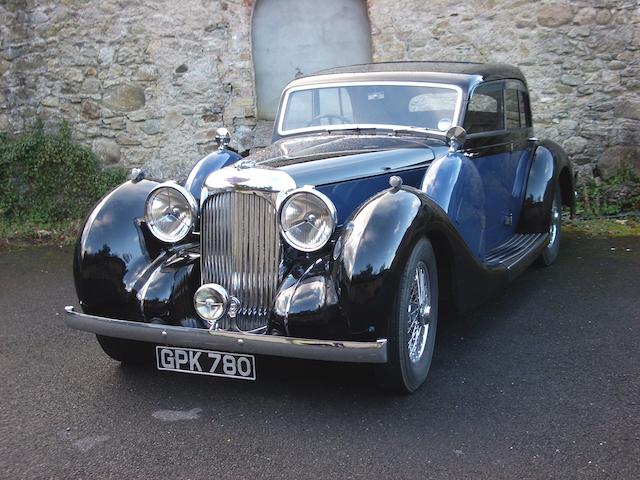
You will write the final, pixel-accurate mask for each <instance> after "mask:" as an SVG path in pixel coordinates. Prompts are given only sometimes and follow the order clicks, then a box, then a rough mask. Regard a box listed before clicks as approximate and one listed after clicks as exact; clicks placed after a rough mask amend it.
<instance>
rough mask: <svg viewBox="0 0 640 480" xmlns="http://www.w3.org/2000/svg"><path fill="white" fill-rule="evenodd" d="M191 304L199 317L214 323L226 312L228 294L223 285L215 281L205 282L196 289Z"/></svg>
mask: <svg viewBox="0 0 640 480" xmlns="http://www.w3.org/2000/svg"><path fill="white" fill-rule="evenodd" d="M193 305H194V306H195V308H196V313H197V314H198V315H199V316H200V318H202V319H203V320H205V321H207V322H209V323H214V322H216V321H218V320H220V318H222V316H223V315H224V314H225V313H226V312H227V307H228V305H229V294H228V293H227V291H226V290H225V289H224V287H221V286H220V285H218V284H215V283H207V284H204V285H202V286H201V287H200V288H198V290H197V291H196V294H195V295H194V296H193Z"/></svg>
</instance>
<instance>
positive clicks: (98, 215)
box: [73, 180, 161, 320]
mask: <svg viewBox="0 0 640 480" xmlns="http://www.w3.org/2000/svg"><path fill="white" fill-rule="evenodd" d="M157 184H158V182H155V181H151V180H141V181H140V182H135V183H134V182H126V183H124V184H122V185H120V186H119V187H118V188H116V189H115V190H113V191H112V192H111V193H109V194H108V195H107V196H105V197H104V198H103V199H102V200H101V201H100V202H99V203H98V204H97V205H96V206H95V208H94V209H93V211H92V212H91V213H90V214H89V215H88V217H87V219H86V221H85V224H84V226H83V228H82V232H81V234H80V237H79V239H78V242H77V243H76V249H75V254H74V266H73V270H74V280H75V286H76V292H77V294H78V299H79V300H80V305H81V306H82V309H83V311H85V312H86V313H91V314H108V315H110V316H117V315H120V318H123V319H130V320H138V319H139V317H138V313H139V309H138V308H136V305H137V301H136V298H135V297H136V292H135V283H136V281H137V280H138V278H140V276H142V275H143V273H144V272H145V270H147V269H148V268H149V266H150V265H151V264H152V262H153V260H154V258H156V257H157V256H158V255H159V254H160V250H161V245H160V244H159V242H158V240H156V239H155V237H153V235H151V234H150V233H149V231H148V230H147V229H146V228H145V227H144V226H143V225H142V223H141V222H142V218H143V216H144V204H145V199H146V198H147V195H148V194H149V192H150V191H151V189H152V188H153V187H155V186H156V185H157Z"/></svg>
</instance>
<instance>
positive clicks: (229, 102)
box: [0, 0, 640, 178]
mask: <svg viewBox="0 0 640 480" xmlns="http://www.w3.org/2000/svg"><path fill="white" fill-rule="evenodd" d="M345 1H356V0H345ZM253 3H254V2H253V1H252V0H181V1H179V2H178V1H172V0H5V1H3V2H2V4H0V35H1V40H0V42H1V43H0V131H12V132H20V131H22V130H24V129H26V128H28V127H29V125H30V124H31V123H32V122H33V120H34V119H35V118H36V117H42V118H44V119H45V120H46V121H47V122H49V123H55V122H57V121H59V120H61V119H64V120H67V121H68V122H69V123H71V124H72V126H73V129H74V132H75V135H76V137H77V138H78V140H80V141H81V142H83V143H86V144H88V145H91V146H92V147H94V148H95V149H96V150H97V151H98V152H99V153H100V155H101V156H102V158H103V159H104V161H105V163H107V164H116V163H118V164H122V165H125V166H127V167H131V166H141V165H142V166H144V168H145V169H146V170H147V171H149V172H150V173H151V174H152V175H155V176H160V177H164V178H169V177H174V176H178V177H179V176H181V175H184V174H185V172H186V171H187V170H188V168H189V167H190V166H191V165H192V164H193V163H195V162H196V161H197V160H198V159H199V158H200V157H201V156H202V155H203V154H205V153H207V152H208V151H210V150H211V149H213V148H215V145H214V142H213V136H214V133H215V129H216V128H217V127H218V126H221V125H223V124H224V125H225V126H227V127H228V128H229V129H230V130H231V131H232V134H233V139H234V141H233V143H234V144H235V145H236V146H238V147H239V148H240V149H248V148H254V147H259V146H261V145H264V144H265V143H266V142H267V141H268V139H269V136H270V124H268V123H264V122H258V121H257V120H256V117H255V99H254V85H253V81H254V79H253V68H252V59H251V14H252V11H253ZM367 5H368V11H369V17H370V22H371V42H372V50H373V60H374V61H385V60H479V61H487V62H507V63H512V64H516V65H519V66H520V67H521V68H522V69H523V71H524V73H525V75H526V76H527V78H528V80H529V86H530V89H531V92H532V98H533V110H534V122H535V126H536V130H537V132H536V133H537V135H538V136H545V137H550V138H552V139H555V140H557V141H559V142H560V143H561V144H563V145H564V146H565V148H566V149H567V151H568V152H569V153H570V155H571V157H572V158H573V160H574V161H575V162H576V163H577V164H579V165H582V167H581V171H583V172H587V171H590V170H591V169H592V165H593V164H595V163H596V162H599V168H600V169H601V170H603V171H605V172H606V171H610V169H611V164H612V163H615V162H617V161H619V160H620V159H621V158H628V159H629V160H634V161H636V162H637V161H638V159H639V158H640V155H639V153H640V135H638V132H640V99H639V92H640V65H639V57H640V54H639V47H640V13H639V7H638V2H637V1H625V0H618V1H606V0H605V1H593V2H588V1H578V0H572V1H565V2H546V1H542V2H530V1H523V0H509V1H501V2H498V1H495V0H476V1H474V2H457V1H445V0H430V1H428V2H427V1H424V0H368V1H367ZM282 28H286V21H283V23H282Z"/></svg>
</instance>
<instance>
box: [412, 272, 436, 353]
mask: <svg viewBox="0 0 640 480" xmlns="http://www.w3.org/2000/svg"><path fill="white" fill-rule="evenodd" d="M407 310H408V315H407V351H408V353H409V360H411V361H412V362H414V363H415V362H417V361H418V360H420V358H421V357H422V355H423V353H424V347H425V345H426V343H427V337H428V335H429V320H430V318H429V317H430V313H431V282H430V281H429V273H428V271H427V267H426V265H425V264H424V262H422V261H420V262H418V265H416V268H415V274H414V277H413V284H412V285H411V294H410V296H409V305H408V309H407Z"/></svg>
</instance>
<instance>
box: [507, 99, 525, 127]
mask: <svg viewBox="0 0 640 480" xmlns="http://www.w3.org/2000/svg"><path fill="white" fill-rule="evenodd" d="M504 109H505V113H506V119H507V130H511V129H514V128H516V129H517V128H520V127H521V126H524V118H522V124H521V119H520V107H519V105H518V90H511V89H508V90H505V91H504Z"/></svg>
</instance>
